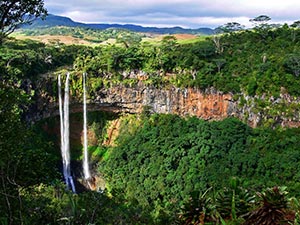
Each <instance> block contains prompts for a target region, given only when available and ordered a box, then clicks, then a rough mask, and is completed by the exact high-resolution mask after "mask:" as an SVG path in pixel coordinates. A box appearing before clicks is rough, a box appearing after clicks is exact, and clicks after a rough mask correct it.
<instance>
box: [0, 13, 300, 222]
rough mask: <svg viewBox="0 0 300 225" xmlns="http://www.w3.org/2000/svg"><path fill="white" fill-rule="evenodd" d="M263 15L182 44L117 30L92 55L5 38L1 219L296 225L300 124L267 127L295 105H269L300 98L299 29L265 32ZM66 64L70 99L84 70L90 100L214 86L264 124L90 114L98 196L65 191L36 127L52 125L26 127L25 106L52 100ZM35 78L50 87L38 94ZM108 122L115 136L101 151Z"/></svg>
mask: <svg viewBox="0 0 300 225" xmlns="http://www.w3.org/2000/svg"><path fill="white" fill-rule="evenodd" d="M267 19H268V18H267V17H261V18H257V19H256V20H253V21H254V22H256V23H258V25H257V26H256V27H255V29H253V30H251V31H241V30H240V27H239V26H238V24H227V25H226V27H225V28H226V29H227V30H226V31H227V32H229V33H225V34H222V35H217V36H214V37H207V38H206V39H202V40H199V41H196V42H189V43H181V44H180V43H179V42H178V41H177V40H176V38H174V37H173V36H166V37H165V38H164V39H163V40H162V41H161V42H160V43H157V44H149V43H145V42H144V43H143V42H140V39H139V38H137V39H132V38H131V37H132V36H130V35H131V34H130V35H129V36H126V34H125V33H122V38H120V39H119V43H118V44H116V45H103V46H97V47H94V48H92V47H88V46H76V45H69V46H67V45H64V44H60V43H55V44H53V45H45V44H42V43H38V42H34V41H30V40H26V41H16V40H14V39H7V40H6V41H5V42H4V43H3V45H1V46H0V75H1V76H0V103H1V104H0V223H1V224H87V223H90V224H175V223H178V224H223V225H224V224H255V223H257V224H280V223H288V222H289V223H290V224H295V225H296V224H299V218H300V217H299V215H300V214H299V213H300V204H299V198H300V196H299V192H298V189H299V186H300V183H299V177H300V169H299V154H298V148H299V140H300V139H299V135H300V134H299V132H300V128H282V127H274V126H273V124H274V121H272V120H274V118H275V117H276V116H279V115H282V114H283V115H285V116H287V117H293V116H297V115H296V114H297V112H298V110H299V106H298V103H297V102H293V103H291V104H290V103H289V102H281V103H280V104H277V105H274V101H276V100H277V99H278V97H279V96H282V95H289V97H290V98H291V99H297V98H298V97H299V95H300V92H299V89H298V86H299V79H298V76H299V71H300V68H299V58H300V57H299V55H300V49H299V47H298V46H299V42H300V30H299V28H297V27H295V26H291V27H289V26H288V25H284V26H281V27H279V28H274V27H270V26H266V23H265V20H267ZM225 28H224V29H225ZM76 29H77V28H76ZM79 30H80V29H79V28H78V31H79ZM66 68H67V69H71V68H73V71H72V74H71V78H72V80H71V82H70V89H71V94H72V97H73V98H76V97H77V98H79V97H80V96H81V93H82V90H81V89H82V84H81V78H80V76H77V74H81V73H82V72H83V71H85V72H87V73H88V74H89V82H90V83H89V84H88V87H89V96H90V98H91V99H93V98H94V97H95V94H96V92H97V91H98V90H99V89H100V88H103V87H104V88H107V87H111V86H113V85H120V84H122V85H126V86H128V87H134V86H135V85H137V84H138V83H139V82H143V83H144V84H145V85H149V86H156V87H158V88H168V87H169V86H171V85H174V86H176V87H180V88H186V87H194V88H200V89H202V90H205V89H206V88H210V87H214V88H216V89H217V90H219V91H223V92H230V93H234V94H235V98H236V99H240V104H241V107H242V106H244V105H247V104H248V105H253V108H252V109H251V110H254V111H255V110H257V112H261V113H263V114H264V115H266V116H267V117H266V123H265V124H263V125H264V126H260V127H258V128H251V127H249V126H248V125H247V124H245V123H243V122H241V121H239V120H237V119H235V118H227V119H225V120H223V121H213V122H208V121H203V120H201V119H199V118H195V117H186V118H182V117H179V116H176V115H157V114H154V115H150V113H149V111H147V107H145V111H144V112H143V113H142V114H141V115H122V116H121V115H114V114H113V115H111V114H106V113H91V114H90V115H89V128H90V130H93V132H94V133H95V134H96V135H95V137H96V139H97V143H96V145H94V146H90V148H89V150H90V153H91V158H92V159H93V160H94V161H93V162H92V163H93V166H94V167H96V168H97V170H98V172H99V173H101V175H103V176H104V177H105V179H106V182H107V188H106V190H105V191H104V193H101V194H100V193H97V192H91V191H90V192H84V193H80V194H72V193H70V192H69V191H67V190H65V187H64V185H63V184H62V182H61V180H62V179H61V177H62V175H61V173H60V171H59V165H60V154H59V152H58V150H57V146H58V143H57V142H55V140H54V139H53V138H52V136H51V135H49V134H45V133H44V132H43V130H42V129H41V127H43V125H45V126H46V125H47V126H48V127H51V126H50V125H51V124H50V123H51V121H40V123H39V124H33V125H31V124H28V123H27V122H28V121H26V119H25V118H26V116H28V113H29V112H28V108H29V105H30V104H31V103H35V102H34V101H37V102H38V101H39V100H40V99H39V98H51V97H53V99H54V100H55V97H56V96H50V95H51V94H53V95H55V94H56V91H57V90H56V89H57V86H56V83H55V75H54V76H52V75H53V73H54V72H53V71H58V70H59V72H61V70H65V69H66ZM40 76H43V77H46V76H48V77H49V85H48V83H47V84H45V88H44V89H42V90H39V91H38V90H37V89H38V88H41V87H40V86H39V87H36V86H37V85H38V82H37V80H38V78H40ZM53 80H54V82H52V81H53ZM249 96H252V97H253V98H249ZM73 116H74V117H75V119H76V120H77V121H80V119H81V118H80V116H78V115H73ZM116 117H119V120H120V121H119V122H120V127H119V128H118V132H117V133H118V136H117V139H116V140H115V141H114V145H104V144H103V142H105V141H107V140H108V139H109V138H110V137H108V129H109V122H110V121H111V120H113V119H116ZM50 120H51V119H50ZM54 122H55V121H54ZM79 147H80V146H79ZM76 148H78V146H76ZM78 149H79V148H78ZM78 149H77V150H78ZM78 152H79V151H78ZM73 157H74V156H73ZM78 158H80V156H79V155H76V156H75V157H74V158H73V159H74V160H76V159H78Z"/></svg>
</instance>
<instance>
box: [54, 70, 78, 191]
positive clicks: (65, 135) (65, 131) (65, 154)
mask: <svg viewBox="0 0 300 225" xmlns="http://www.w3.org/2000/svg"><path fill="white" fill-rule="evenodd" d="M69 77H70V74H69V73H68V74H67V77H66V83H65V93H64V102H62V93H61V76H60V75H58V95H59V97H58V98H59V115H60V135H61V155H62V161H63V175H64V179H65V182H66V185H67V188H68V189H69V188H71V189H72V191H73V192H74V193H75V192H76V190H75V185H74V181H73V178H72V176H71V167H70V140H69V136H70V132H69Z"/></svg>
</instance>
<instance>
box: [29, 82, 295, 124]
mask: <svg viewBox="0 0 300 225" xmlns="http://www.w3.org/2000/svg"><path fill="white" fill-rule="evenodd" d="M25 86H26V89H27V91H28V92H30V91H31V92H32V90H34V93H35V94H34V96H33V97H32V100H33V101H32V104H31V105H30V107H29V108H28V109H27V110H26V112H27V113H26V115H25V116H26V119H27V121H29V122H34V121H37V120H41V119H44V118H48V117H52V116H57V115H58V113H59V112H58V99H57V93H56V78H55V77H47V78H45V77H44V78H41V79H40V80H39V81H36V82H32V81H29V80H28V81H26V83H25ZM81 97H82V96H81V94H80V92H79V91H76V89H71V105H70V112H71V113H75V112H81V111H82V99H81ZM299 106H300V99H299V98H295V97H291V96H289V95H288V94H285V93H284V90H282V93H281V94H280V96H277V97H276V98H275V97H273V96H271V97H266V96H259V97H258V96H252V97H250V96H246V95H245V94H232V93H223V92H220V91H217V90H215V89H214V88H210V89H206V90H200V89H197V88H177V87H174V86H169V87H164V88H157V87H155V86H151V85H146V84H144V83H143V82H142V81H139V82H138V83H137V84H135V85H132V86H129V85H124V84H121V83H120V84H118V85H110V87H105V86H102V87H100V88H98V89H97V90H93V91H92V92H90V95H89V99H88V110H89V111H109V112H114V113H142V112H145V111H147V112H149V113H172V114H178V115H180V116H196V117H198V118H202V119H205V120H222V119H225V118H227V117H236V118H239V119H240V120H242V121H244V122H246V123H248V124H249V125H250V126H252V127H256V126H259V125H261V124H264V125H269V126H278V125H279V126H283V127H299V126H300V122H299V109H300V107H299Z"/></svg>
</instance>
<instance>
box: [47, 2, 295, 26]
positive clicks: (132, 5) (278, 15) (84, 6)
mask: <svg viewBox="0 0 300 225" xmlns="http://www.w3.org/2000/svg"><path fill="white" fill-rule="evenodd" d="M44 2H45V7H46V8H47V9H48V12H49V13H51V14H56V15H61V16H67V17H70V18H71V19H73V20H74V21H77V22H85V23H120V24H126V23H130V24H138V25H143V26H157V27H173V26H181V27H185V28H199V27H211V28H215V27H217V26H220V25H223V24H225V23H227V22H238V23H241V24H242V25H245V26H247V27H249V26H251V23H250V22H249V19H251V18H254V17H256V16H259V15H268V16H270V17H271V18H272V20H271V23H292V22H293V21H296V20H300V13H299V12H300V1H299V0H284V1H281V0H88V1H83V0H66V1H62V0H44Z"/></svg>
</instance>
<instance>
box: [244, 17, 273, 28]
mask: <svg viewBox="0 0 300 225" xmlns="http://www.w3.org/2000/svg"><path fill="white" fill-rule="evenodd" d="M270 20H271V18H270V17H269V16H266V15H260V16H257V17H255V18H254V19H250V20H249V21H250V22H252V23H254V24H255V25H256V26H255V29H257V30H260V29H268V28H269V27H270V25H269V24H268V22H269V21H270Z"/></svg>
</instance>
